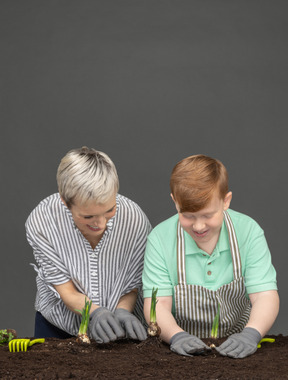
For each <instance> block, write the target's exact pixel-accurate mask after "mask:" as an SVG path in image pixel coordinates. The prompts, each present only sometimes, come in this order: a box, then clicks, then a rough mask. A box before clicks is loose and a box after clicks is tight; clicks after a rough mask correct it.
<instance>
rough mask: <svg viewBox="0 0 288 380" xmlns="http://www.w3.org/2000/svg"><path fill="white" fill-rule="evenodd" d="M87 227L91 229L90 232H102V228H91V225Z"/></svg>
mask: <svg viewBox="0 0 288 380" xmlns="http://www.w3.org/2000/svg"><path fill="white" fill-rule="evenodd" d="M87 227H88V228H89V230H91V231H94V232H96V231H101V228H99V227H94V226H90V225H89V224H87Z"/></svg>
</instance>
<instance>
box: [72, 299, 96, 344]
mask: <svg viewBox="0 0 288 380" xmlns="http://www.w3.org/2000/svg"><path fill="white" fill-rule="evenodd" d="M91 306H92V301H87V300H86V297H85V305H84V307H83V309H82V310H77V309H75V311H78V312H79V313H80V314H81V315H82V320H81V324H80V327H79V331H78V334H77V342H79V343H91V342H90V339H89V336H88V334H87V330H88V324H89V320H90V309H91Z"/></svg>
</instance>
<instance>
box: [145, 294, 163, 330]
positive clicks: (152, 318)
mask: <svg viewBox="0 0 288 380" xmlns="http://www.w3.org/2000/svg"><path fill="white" fill-rule="evenodd" d="M157 292H158V288H156V289H154V288H153V289H152V297H151V307H150V323H149V326H148V330H147V331H148V335H149V336H153V337H154V336H155V337H158V336H160V334H161V329H160V327H159V326H158V323H157V320H156V304H157V302H158V300H157V299H156V295H157Z"/></svg>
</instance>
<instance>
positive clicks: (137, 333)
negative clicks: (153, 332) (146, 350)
mask: <svg viewBox="0 0 288 380" xmlns="http://www.w3.org/2000/svg"><path fill="white" fill-rule="evenodd" d="M114 315H115V317H116V318H117V319H118V320H119V322H120V323H121V325H122V327H123V328H124V330H125V331H126V337H127V338H131V339H136V340H145V339H146V338H147V332H146V330H145V328H144V327H143V326H142V324H141V322H140V321H139V319H137V318H136V317H135V315H133V314H132V313H130V312H129V311H128V310H126V309H121V308H119V309H116V310H115V311H114Z"/></svg>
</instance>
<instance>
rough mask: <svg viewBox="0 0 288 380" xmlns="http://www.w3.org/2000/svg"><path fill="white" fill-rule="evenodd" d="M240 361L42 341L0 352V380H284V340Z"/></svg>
mask: <svg viewBox="0 0 288 380" xmlns="http://www.w3.org/2000/svg"><path fill="white" fill-rule="evenodd" d="M269 337H271V338H275V343H263V344H262V347H261V348H259V349H258V350H257V352H256V353H255V354H254V355H252V356H249V357H247V358H245V359H230V358H227V357H223V356H220V355H219V354H218V353H217V352H216V351H215V350H212V352H209V353H206V354H204V355H199V356H194V357H185V356H180V355H177V354H175V353H173V352H171V351H170V349H169V346H168V345H167V344H165V343H163V342H159V340H157V339H155V340H154V341H153V340H152V341H151V339H153V338H150V340H149V339H148V340H147V341H145V342H144V343H143V342H141V343H139V342H135V341H131V340H122V341H117V342H114V343H109V344H102V345H100V344H97V343H95V342H92V343H91V345H85V344H79V343H77V342H76V338H75V339H74V338H73V339H67V340H59V339H54V338H48V339H46V340H45V343H41V344H34V345H33V346H31V347H29V348H28V350H27V352H15V353H10V352H9V350H8V346H7V345H5V346H2V347H0V379H4V380H6V379H7V380H8V379H17V380H18V379H30V380H31V379H37V380H41V379H43V380H44V379H45V380H46V379H47V380H48V379H49V380H53V379H73V378H74V379H97V380H102V379H103V380H104V379H106V380H107V379H109V380H118V379H119V380H120V379H121V380H126V379H133V380H135V379H141V380H142V379H157V380H170V379H175V380H176V379H177V380H181V379H189V380H191V379H197V380H198V379H205V380H210V379H211V380H212V379H213V380H216V379H219V380H226V379H229V380H230V379H233V380H235V379H241V380H243V379H249V380H251V379H253V380H254V379H262V380H263V379H269V380H271V379H288V337H284V336H282V335H277V336H269Z"/></svg>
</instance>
